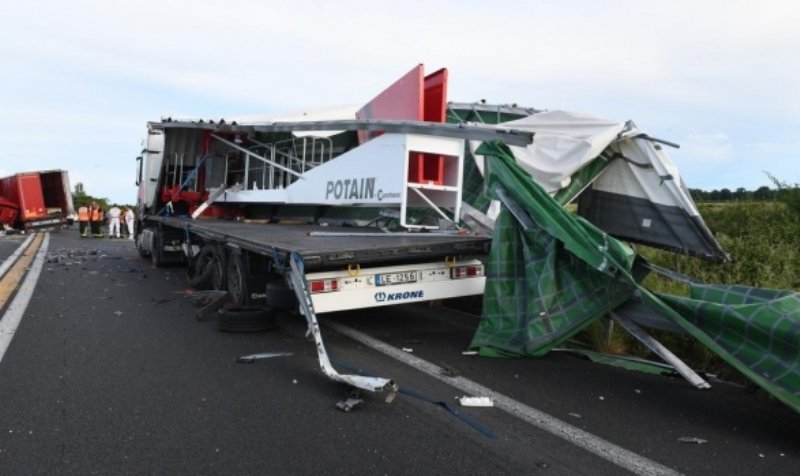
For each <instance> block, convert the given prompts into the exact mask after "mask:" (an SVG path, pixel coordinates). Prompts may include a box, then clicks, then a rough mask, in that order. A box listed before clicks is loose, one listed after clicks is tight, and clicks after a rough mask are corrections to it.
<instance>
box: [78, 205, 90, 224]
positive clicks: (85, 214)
mask: <svg viewBox="0 0 800 476" xmlns="http://www.w3.org/2000/svg"><path fill="white" fill-rule="evenodd" d="M78 221H89V209H88V208H86V207H80V208H78Z"/></svg>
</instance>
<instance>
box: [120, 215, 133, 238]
mask: <svg viewBox="0 0 800 476" xmlns="http://www.w3.org/2000/svg"><path fill="white" fill-rule="evenodd" d="M122 217H123V218H124V219H125V225H126V226H127V227H128V239H129V240H133V218H134V216H133V210H131V207H125V213H124V214H123V215H122Z"/></svg>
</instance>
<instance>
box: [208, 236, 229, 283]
mask: <svg viewBox="0 0 800 476" xmlns="http://www.w3.org/2000/svg"><path fill="white" fill-rule="evenodd" d="M227 272H228V256H227V254H226V252H225V247H224V246H221V245H217V246H214V257H213V258H211V287H212V288H213V289H216V290H217V291H227V290H228V283H227V279H226V278H227V276H226V274H227Z"/></svg>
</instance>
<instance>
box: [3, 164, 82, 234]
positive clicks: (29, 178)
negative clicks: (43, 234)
mask: <svg viewBox="0 0 800 476" xmlns="http://www.w3.org/2000/svg"><path fill="white" fill-rule="evenodd" d="M74 212H75V210H74V206H73V203H72V194H71V192H70V183H69V174H68V172H67V171H66V170H43V171H35V172H23V173H17V174H14V175H10V176H8V177H3V178H0V222H1V223H3V224H4V225H6V226H9V227H11V228H16V229H20V230H32V229H42V228H59V227H62V226H64V225H66V224H67V221H68V217H69V216H71V215H73V214H74Z"/></svg>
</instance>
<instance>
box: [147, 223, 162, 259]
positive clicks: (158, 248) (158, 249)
mask: <svg viewBox="0 0 800 476" xmlns="http://www.w3.org/2000/svg"><path fill="white" fill-rule="evenodd" d="M163 241H164V237H163V236H162V233H161V230H159V229H158V228H156V229H154V230H153V246H152V247H151V251H150V261H151V262H152V263H153V266H155V267H156V268H160V267H162V266H164V243H163Z"/></svg>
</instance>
